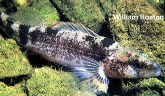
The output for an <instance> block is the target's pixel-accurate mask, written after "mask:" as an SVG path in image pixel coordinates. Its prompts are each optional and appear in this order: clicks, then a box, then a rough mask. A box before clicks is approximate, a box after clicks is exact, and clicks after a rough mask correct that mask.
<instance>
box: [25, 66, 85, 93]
mask: <svg viewBox="0 0 165 96" xmlns="http://www.w3.org/2000/svg"><path fill="white" fill-rule="evenodd" d="M27 86H28V89H29V95H30V96H43V95H44V96H45V95H46V96H47V95H53V96H81V95H82V92H81V91H79V90H78V85H77V83H76V80H75V76H74V75H73V74H71V73H68V72H62V71H57V70H53V69H51V68H48V67H42V68H38V69H35V72H34V74H32V77H31V78H30V79H29V80H28V81H27Z"/></svg>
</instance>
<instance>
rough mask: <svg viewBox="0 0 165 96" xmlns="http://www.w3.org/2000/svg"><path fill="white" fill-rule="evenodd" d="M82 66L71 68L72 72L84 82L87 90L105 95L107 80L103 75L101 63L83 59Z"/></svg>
mask: <svg viewBox="0 0 165 96" xmlns="http://www.w3.org/2000/svg"><path fill="white" fill-rule="evenodd" d="M83 61H84V62H83V66H81V67H73V68H72V69H73V72H74V73H75V74H76V75H77V76H78V77H79V78H80V80H81V81H84V80H85V81H86V82H87V83H86V85H87V88H86V89H87V90H88V91H91V92H93V93H96V94H97V93H98V92H105V93H107V90H108V85H109V80H108V78H107V77H106V75H105V72H104V67H103V65H102V63H101V62H97V61H95V60H93V59H91V58H83Z"/></svg>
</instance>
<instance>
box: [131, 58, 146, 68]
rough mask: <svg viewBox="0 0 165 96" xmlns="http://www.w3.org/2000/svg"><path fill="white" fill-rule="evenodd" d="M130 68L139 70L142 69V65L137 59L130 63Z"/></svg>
mask: <svg viewBox="0 0 165 96" xmlns="http://www.w3.org/2000/svg"><path fill="white" fill-rule="evenodd" d="M132 67H134V68H137V69H141V68H144V64H143V63H141V62H139V61H138V60H137V59H136V60H133V61H132Z"/></svg>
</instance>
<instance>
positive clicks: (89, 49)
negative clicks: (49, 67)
mask: <svg viewBox="0 0 165 96" xmlns="http://www.w3.org/2000/svg"><path fill="white" fill-rule="evenodd" d="M0 27H1V29H3V30H4V32H5V33H6V34H7V35H9V36H10V37H11V38H13V39H14V40H15V41H16V42H17V43H18V44H20V45H21V46H22V47H24V48H26V49H28V50H30V51H32V52H34V53H36V54H39V55H40V56H42V57H43V58H45V59H46V60H48V61H51V62H55V63H58V64H61V65H63V66H68V67H70V68H71V69H72V72H73V73H75V74H76V75H77V76H78V77H79V78H81V80H88V79H89V81H90V82H92V83H91V84H93V85H90V84H89V86H88V88H87V90H92V91H94V92H95V93H96V94H97V93H98V92H104V93H107V90H108V85H109V83H110V81H109V79H108V78H149V77H154V76H160V74H161V69H162V68H161V66H160V65H159V64H158V63H157V62H156V61H155V60H154V59H152V58H151V57H150V56H148V55H147V54H146V53H145V52H143V51H141V50H137V49H135V48H130V47H127V46H122V45H121V44H120V43H119V42H117V41H115V40H112V39H110V38H107V37H103V36H99V35H98V34H96V33H95V32H93V31H92V30H90V29H89V28H87V27H85V26H83V25H82V24H79V23H72V22H59V23H57V24H55V25H53V26H51V27H47V26H45V25H44V24H40V25H37V26H30V25H26V24H22V23H19V22H15V21H14V20H13V19H12V18H10V17H9V16H8V15H6V14H5V13H3V12H2V11H1V12H0ZM90 82H88V83H90Z"/></svg>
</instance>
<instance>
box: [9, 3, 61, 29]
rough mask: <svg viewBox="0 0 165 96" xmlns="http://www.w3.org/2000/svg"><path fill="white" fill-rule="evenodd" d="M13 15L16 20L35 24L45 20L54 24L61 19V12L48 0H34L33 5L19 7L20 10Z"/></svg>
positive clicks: (49, 24) (50, 24)
mask: <svg viewBox="0 0 165 96" xmlns="http://www.w3.org/2000/svg"><path fill="white" fill-rule="evenodd" d="M11 16H12V17H13V18H14V20H15V21H19V22H21V23H23V24H29V25H33V26H34V25H35V26H36V25H38V24H40V23H43V22H44V23H46V25H47V26H52V25H54V24H56V23H57V22H58V21H59V20H60V18H59V14H58V13H57V11H56V9H55V8H53V7H52V5H51V3H50V2H49V1H48V0H39V1H36V0H33V1H31V5H29V6H26V7H21V8H18V12H15V13H12V14H11ZM42 21H43V22H42Z"/></svg>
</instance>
